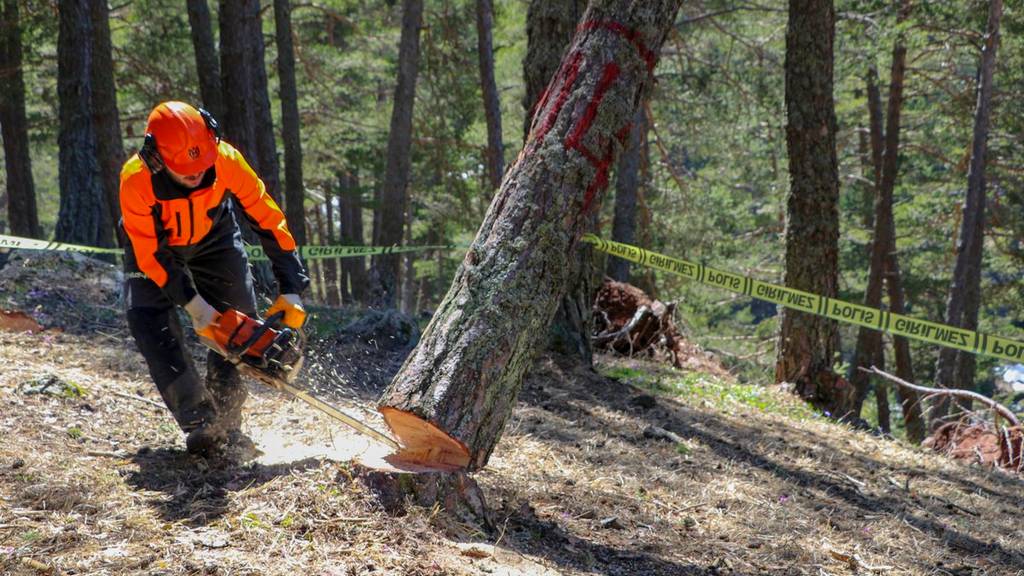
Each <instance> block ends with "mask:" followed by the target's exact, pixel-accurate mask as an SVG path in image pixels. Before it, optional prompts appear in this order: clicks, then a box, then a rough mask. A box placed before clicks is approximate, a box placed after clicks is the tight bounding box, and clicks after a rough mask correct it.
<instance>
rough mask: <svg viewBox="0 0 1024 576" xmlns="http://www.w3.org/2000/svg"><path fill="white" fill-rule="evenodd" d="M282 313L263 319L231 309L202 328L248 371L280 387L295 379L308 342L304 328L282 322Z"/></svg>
mask: <svg viewBox="0 0 1024 576" xmlns="http://www.w3.org/2000/svg"><path fill="white" fill-rule="evenodd" d="M283 316H284V312H278V313H276V314H273V315H271V316H270V317H269V318H267V319H266V320H265V321H262V322H261V321H260V320H257V319H255V318H251V317H249V316H247V315H245V314H243V313H241V312H239V311H238V310H234V309H232V310H228V311H226V312H224V313H222V314H221V315H220V317H219V318H218V319H217V322H215V325H214V326H211V327H210V328H208V329H206V330H204V331H203V332H204V334H203V335H202V337H203V338H202V339H203V340H204V343H205V344H206V345H207V346H209V347H210V348H212V349H213V350H214V351H216V352H218V353H220V354H221V355H222V356H224V357H225V358H226V359H227V360H228V361H230V362H231V363H232V364H234V365H235V366H237V367H238V368H239V370H240V371H242V372H243V373H245V374H246V375H248V376H252V377H254V378H256V379H257V380H259V381H261V382H263V383H265V384H267V385H268V386H271V387H273V388H281V385H282V384H288V383H291V382H292V381H294V380H295V377H296V376H297V375H298V373H299V370H300V369H301V368H302V360H303V347H304V345H305V336H304V335H303V334H302V331H301V330H296V329H293V328H288V327H286V326H282V325H281V323H280V321H281V318H282V317H283Z"/></svg>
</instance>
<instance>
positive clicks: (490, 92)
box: [476, 0, 505, 190]
mask: <svg viewBox="0 0 1024 576" xmlns="http://www.w3.org/2000/svg"><path fill="white" fill-rule="evenodd" d="M493 28H494V6H493V5H492V4H491V0H476V46H477V58H478V59H479V63H480V92H481V94H482V95H483V99H484V118H485V119H486V121H487V176H488V181H489V182H490V184H491V188H492V189H494V190H497V189H498V186H501V177H502V175H503V174H504V172H505V150H504V145H503V143H502V141H501V100H500V99H499V98H498V84H497V82H495V80H494V48H493V46H492V41H491V31H492V29H493Z"/></svg>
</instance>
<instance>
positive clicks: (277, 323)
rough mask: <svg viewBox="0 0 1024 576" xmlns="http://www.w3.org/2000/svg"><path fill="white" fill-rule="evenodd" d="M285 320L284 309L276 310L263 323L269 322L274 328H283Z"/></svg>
mask: <svg viewBox="0 0 1024 576" xmlns="http://www.w3.org/2000/svg"><path fill="white" fill-rule="evenodd" d="M283 321H284V310H278V311H277V312H274V313H273V314H271V315H270V316H267V319H266V320H264V321H263V323H264V324H268V325H270V326H272V327H274V328H282V327H283V326H282V323H283Z"/></svg>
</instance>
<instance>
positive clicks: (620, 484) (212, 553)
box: [0, 333, 1024, 575]
mask: <svg viewBox="0 0 1024 576" xmlns="http://www.w3.org/2000/svg"><path fill="white" fill-rule="evenodd" d="M601 362H602V367H601V369H602V371H604V372H606V373H611V374H615V375H618V376H619V378H618V380H615V379H610V378H608V377H605V376H601V375H600V374H598V373H595V372H590V371H585V370H580V369H577V368H574V367H572V366H569V365H566V364H564V363H561V361H558V360H556V359H553V358H542V359H541V360H540V361H539V362H538V364H537V366H536V368H535V369H534V370H533V372H532V374H531V375H530V377H529V379H528V380H527V382H526V383H525V385H524V389H523V392H522V395H521V401H520V405H519V407H518V408H517V410H516V412H515V414H514V416H513V419H512V420H511V421H510V422H509V424H508V427H507V429H506V433H505V435H504V438H503V440H502V442H501V444H500V445H499V447H498V449H497V450H496V452H495V454H494V457H493V458H492V459H491V464H490V466H489V467H488V468H487V469H486V470H484V471H483V472H481V473H479V474H478V475H477V479H478V481H479V482H480V484H481V485H482V486H483V488H484V491H485V493H486V496H487V498H488V502H489V505H490V506H491V508H492V510H494V513H495V517H496V519H497V524H498V529H497V531H496V532H495V533H493V534H482V533H480V532H479V531H477V530H476V529H475V528H474V527H473V526H471V525H467V524H464V523H461V522H459V521H456V520H453V519H450V518H448V517H446V515H445V514H444V512H443V511H440V510H436V509H434V510H432V509H423V508H416V507H412V508H410V509H409V511H408V513H407V514H406V515H405V516H402V517H400V518H394V517H390V516H388V515H386V514H384V513H383V512H382V511H381V509H380V507H379V505H378V504H377V502H376V501H375V499H374V497H373V495H372V494H370V493H368V491H367V490H366V488H364V486H363V484H362V483H361V482H359V481H358V478H353V477H352V469H351V468H350V466H349V464H348V463H347V462H346V461H345V460H346V459H347V457H346V456H345V455H346V454H352V453H355V452H358V451H359V443H360V442H363V441H362V440H359V439H357V438H354V437H352V436H351V435H349V434H348V433H347V432H346V431H344V430H343V429H340V428H337V427H333V426H330V425H328V424H327V423H325V422H324V421H323V420H322V419H320V418H319V417H318V416H315V415H313V414H312V412H311V411H310V410H309V409H308V408H306V407H304V406H302V405H301V404H297V403H295V402H293V401H289V400H287V399H286V398H283V397H282V396H280V395H278V394H276V393H272V392H266V391H259V390H256V389H255V388H254V389H253V391H254V396H253V398H252V400H251V401H250V402H249V404H247V423H248V424H247V425H248V427H249V430H250V432H252V433H253V434H254V436H257V437H258V438H262V439H263V441H264V442H265V443H266V444H275V445H274V446H269V445H267V448H268V449H269V450H268V451H269V452H270V454H268V456H270V455H273V456H274V458H273V459H267V460H265V463H257V464H253V465H247V466H241V467H238V466H234V467H224V468H212V469H210V468H205V467H202V466H200V465H198V463H197V462H196V461H193V460H190V459H189V458H187V457H186V456H185V455H184V454H183V452H182V440H181V438H180V433H179V432H178V431H177V429H176V428H175V427H174V425H173V421H172V420H171V418H170V416H169V415H168V414H167V413H166V410H164V409H162V408H159V407H156V406H153V405H152V404H151V403H147V402H144V401H141V400H136V399H131V398H127V397H125V396H123V395H115V394H114V393H115V392H117V393H121V394H127V395H135V394H139V393H141V394H143V395H144V397H145V398H147V399H149V400H152V401H159V398H158V397H157V395H156V393H155V390H154V389H153V386H152V385H151V384H150V383H149V381H148V377H147V376H146V373H145V369H144V367H143V365H142V363H141V362H140V360H139V358H138V355H137V353H135V352H134V350H133V349H132V347H131V346H130V344H129V343H125V342H123V341H116V340H112V339H110V338H105V337H93V338H80V337H78V338H76V337H72V336H69V335H60V334H56V335H48V334H46V333H44V334H41V335H21V334H9V333H0V366H3V371H2V373H0V430H2V431H3V435H4V436H3V441H2V443H0V573H3V574H14V575H35V574H44V573H51V574H58V573H59V574H100V575H102V574H111V575H113V574H118V575H120V574H148V575H158V574H159V575H185V574H189V575H192V574H223V575H229V574H230V575H249V574H253V575H255V574H261V575H262V574H266V575H277V574H281V575H286V574H287V575H295V574H315V575H350V574H424V575H426V574H438V575H440V574H453V575H455V574H507V575H512V574H573V575H582V574H607V575H616V574H623V575H626V574H629V575H641V574H644V575H646V574H815V575H818V574H871V573H876V574H880V573H888V574H915V575H916V574H947V575H948V574H958V575H966V574H972V575H981V574H1024V552H1022V550H1024V548H1022V544H1021V537H1022V535H1024V534H1022V529H1021V527H1020V521H1019V513H1020V510H1021V509H1022V504H1024V492H1022V488H1024V483H1022V482H1021V481H1020V480H1019V479H1017V478H1013V477H1010V476H1007V475H1005V474H1003V473H1001V472H996V471H990V470H984V469H979V468H973V467H965V466H963V465H962V464H958V463H954V462H951V461H949V460H946V459H944V458H941V457H939V456H937V455H934V454H931V453H928V452H925V451H922V450H919V449H914V448H908V447H906V446H904V445H901V444H898V443H895V442H893V441H888V440H884V439H880V438H876V437H873V436H870V435H867V434H864V433H861V432H856V431H853V430H850V429H848V428H846V427H843V426H838V425H835V424H833V423H830V422H828V421H825V420H822V419H819V418H816V417H814V416H812V415H811V414H810V413H809V412H808V411H806V410H805V409H804V408H802V407H801V406H800V405H799V404H798V403H796V402H795V401H793V400H792V399H791V398H790V397H789V396H787V395H785V394H782V393H780V392H777V391H773V390H768V389H761V391H756V392H750V391H749V390H747V391H745V392H742V393H740V392H732V391H733V390H740V391H742V390H744V389H741V388H738V387H733V386H731V385H730V383H727V382H725V383H723V382H721V381H718V380H714V379H713V378H711V377H707V378H698V377H694V376H692V375H691V376H689V377H688V376H686V375H685V374H684V373H682V372H678V371H673V370H668V369H664V368H660V367H657V366H654V365H647V364H643V363H639V362H624V361H620V360H609V359H603V360H602V361H601ZM342 371H343V370H342ZM46 374H51V375H54V376H56V377H57V378H58V379H59V380H62V381H65V382H73V383H74V384H76V385H77V386H78V388H80V389H81V391H83V395H82V396H76V395H75V394H73V393H69V394H63V395H60V394H58V395H49V394H29V393H27V392H26V389H25V387H23V386H22V387H21V389H20V390H19V386H20V385H22V384H24V383H25V382H28V381H31V380H34V379H37V378H39V377H40V376H42V375H46ZM342 379H343V378H342ZM652 390H654V391H655V392H652ZM680 392H683V393H685V394H686V396H685V397H674V396H675V395H676V394H677V393H680ZM371 393H372V391H367V392H366V393H365V394H363V395H362V398H363V401H364V402H365V399H366V398H367V397H368V396H369V395H370V394H371ZM649 394H653V396H654V398H647V397H646V396H647V395H649ZM335 400H336V401H337V402H339V403H340V404H342V405H343V407H346V408H347V409H349V410H351V411H356V410H357V408H358V407H357V406H356V400H355V399H352V398H349V399H337V398H336V399H335ZM652 400H653V404H652V402H651V401H652ZM649 426H657V427H660V428H664V429H666V430H669V431H671V432H673V433H675V434H677V435H679V436H680V437H682V438H683V440H684V441H683V442H682V443H680V444H674V443H671V442H666V441H664V440H659V439H653V438H646V437H645V436H644V434H643V431H644V429H645V428H647V427H649ZM286 441H287V442H286ZM266 444H265V445H266Z"/></svg>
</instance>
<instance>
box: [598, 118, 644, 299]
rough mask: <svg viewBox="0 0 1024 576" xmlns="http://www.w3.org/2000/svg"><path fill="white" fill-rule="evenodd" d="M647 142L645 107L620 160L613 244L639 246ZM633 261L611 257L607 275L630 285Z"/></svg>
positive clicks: (631, 131)
mask: <svg viewBox="0 0 1024 576" xmlns="http://www.w3.org/2000/svg"><path fill="white" fill-rule="evenodd" d="M646 140H647V114H646V113H645V111H644V108H643V107H642V106H641V107H640V108H639V109H638V110H637V112H636V115H634V116H633V128H632V129H631V130H630V132H629V142H628V143H627V144H626V149H625V150H623V152H622V156H621V157H620V158H619V164H618V166H617V168H616V172H617V174H616V180H615V214H614V216H613V217H612V240H614V241H615V242H622V243H623V244H636V199H637V196H638V194H639V189H640V186H641V185H642V184H641V181H640V175H641V171H640V161H641V156H642V154H641V153H642V151H643V146H644V142H645V141H646ZM629 264H630V263H629V260H626V259H624V258H616V257H614V256H609V257H608V267H607V274H608V276H609V277H611V279H612V280H616V281H618V282H629Z"/></svg>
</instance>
